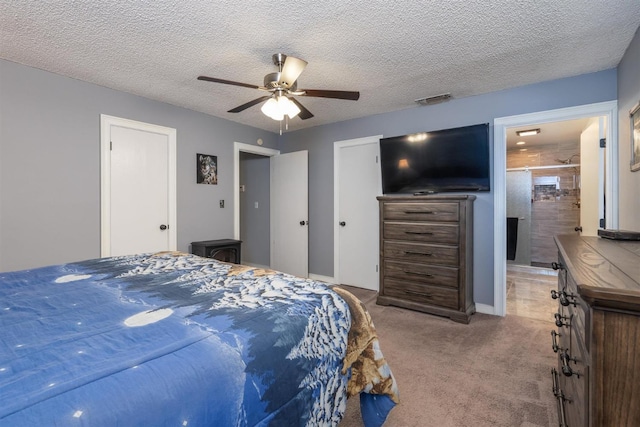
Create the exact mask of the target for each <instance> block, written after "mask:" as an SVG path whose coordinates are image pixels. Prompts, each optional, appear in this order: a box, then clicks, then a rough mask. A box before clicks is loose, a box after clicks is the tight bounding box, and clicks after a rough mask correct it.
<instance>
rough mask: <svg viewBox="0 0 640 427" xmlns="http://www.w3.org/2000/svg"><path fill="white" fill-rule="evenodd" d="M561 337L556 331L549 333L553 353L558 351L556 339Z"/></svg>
mask: <svg viewBox="0 0 640 427" xmlns="http://www.w3.org/2000/svg"><path fill="white" fill-rule="evenodd" d="M561 336H562V335H560V334H559V333H557V332H556V331H551V349H552V350H553V352H554V353H557V352H558V350H560V346H559V345H558V343H557V342H556V337H561Z"/></svg>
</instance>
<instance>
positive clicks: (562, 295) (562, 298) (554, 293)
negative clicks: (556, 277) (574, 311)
mask: <svg viewBox="0 0 640 427" xmlns="http://www.w3.org/2000/svg"><path fill="white" fill-rule="evenodd" d="M575 297H576V296H575V295H573V294H570V295H567V293H566V292H565V291H564V290H562V291H560V292H557V291H556V290H555V289H553V290H551V298H553V299H558V298H560V304H561V305H563V306H565V307H566V306H568V305H569V304H573V306H574V307H576V306H577V304H576V302H575ZM568 298H573V299H574V301H569V299H568Z"/></svg>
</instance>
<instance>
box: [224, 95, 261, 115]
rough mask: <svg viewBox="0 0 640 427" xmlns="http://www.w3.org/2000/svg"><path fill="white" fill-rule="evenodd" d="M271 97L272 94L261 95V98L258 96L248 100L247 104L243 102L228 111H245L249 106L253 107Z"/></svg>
mask: <svg viewBox="0 0 640 427" xmlns="http://www.w3.org/2000/svg"><path fill="white" fill-rule="evenodd" d="M269 98H271V95H267V96H261V97H260V98H256V99H254V100H253V101H249V102H247V103H246V104H242V105H240V106H238V107H236V108H232V109H231V110H229V111H227V113H239V112H240V111H244V110H246V109H247V108H249V107H253V106H254V105H256V104H260V103H261V102H262V101H266V100H267V99H269Z"/></svg>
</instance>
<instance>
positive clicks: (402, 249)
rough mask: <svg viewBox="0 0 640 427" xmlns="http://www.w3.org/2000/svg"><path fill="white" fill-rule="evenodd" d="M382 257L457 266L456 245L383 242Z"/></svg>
mask: <svg viewBox="0 0 640 427" xmlns="http://www.w3.org/2000/svg"><path fill="white" fill-rule="evenodd" d="M383 250H384V257H385V258H391V259H395V260H400V261H405V262H408V261H412V262H419V263H429V264H439V265H451V266H458V247H457V246H445V245H425V244H420V243H403V242H389V241H384V243H383Z"/></svg>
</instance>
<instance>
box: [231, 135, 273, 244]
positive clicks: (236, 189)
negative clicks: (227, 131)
mask: <svg viewBox="0 0 640 427" xmlns="http://www.w3.org/2000/svg"><path fill="white" fill-rule="evenodd" d="M241 152H242V153H251V154H258V155H260V156H265V157H272V156H277V155H278V154H280V150H275V149H273V148H266V147H260V146H258V145H250V144H243V143H242V142H234V143H233V238H234V239H236V240H240V153H241Z"/></svg>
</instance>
